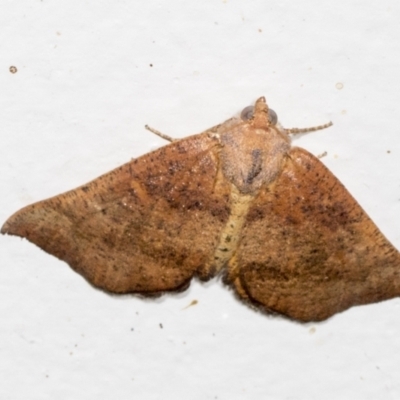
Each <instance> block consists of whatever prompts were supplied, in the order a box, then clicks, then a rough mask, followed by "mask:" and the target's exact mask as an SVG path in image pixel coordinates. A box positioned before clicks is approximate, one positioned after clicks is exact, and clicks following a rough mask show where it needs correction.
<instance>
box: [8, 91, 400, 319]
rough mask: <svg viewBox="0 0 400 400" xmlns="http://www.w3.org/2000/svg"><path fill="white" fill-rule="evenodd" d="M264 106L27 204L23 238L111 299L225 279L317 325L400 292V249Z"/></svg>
mask: <svg viewBox="0 0 400 400" xmlns="http://www.w3.org/2000/svg"><path fill="white" fill-rule="evenodd" d="M329 125H330V124H327V125H322V126H318V127H315V128H309V129H284V128H282V127H281V126H280V124H278V123H277V116H276V114H275V113H274V112H273V111H272V110H271V109H269V108H268V106H267V103H266V101H265V98H264V97H261V98H259V99H258V100H257V101H256V103H255V105H254V107H250V108H249V107H247V108H246V109H244V110H243V112H242V114H241V117H235V118H231V119H229V120H227V121H225V122H224V123H222V124H220V125H217V126H215V127H213V128H211V129H209V130H206V131H205V132H203V133H200V134H197V135H194V136H189V137H187V138H184V139H181V140H173V139H171V138H169V137H167V136H166V135H162V134H161V133H159V132H157V131H154V130H153V131H154V132H155V133H157V134H160V135H161V136H163V137H164V138H166V139H168V140H170V141H171V143H170V144H169V145H167V146H165V147H162V148H160V149H158V150H156V151H153V152H151V153H148V154H145V155H143V156H141V157H139V158H137V159H134V160H132V161H130V162H128V163H127V164H124V165H122V166H121V167H119V168H117V169H115V170H113V171H111V172H109V173H107V174H105V175H103V176H100V177H99V178H97V179H95V180H94V181H92V182H90V183H87V184H85V185H83V186H81V187H78V188H77V189H74V190H71V191H69V192H66V193H64V194H61V195H58V196H55V197H52V198H50V199H48V200H44V201H40V202H38V203H35V204H32V205H30V206H27V207H25V208H23V209H21V210H20V211H18V212H17V213H15V214H14V215H12V216H11V217H10V218H9V219H8V220H7V222H6V223H5V224H4V225H3V227H2V229H1V232H2V233H3V234H10V235H16V236H21V237H24V238H27V239H28V240H29V241H31V242H33V243H35V244H36V245H38V246H39V247H41V248H42V249H43V250H45V251H46V252H48V253H50V254H53V255H54V256H56V257H58V258H59V259H61V260H64V261H66V262H67V263H68V264H69V265H70V266H71V267H72V268H73V269H74V270H75V271H76V272H78V273H79V274H81V275H83V276H84V277H85V278H86V279H87V280H88V281H89V282H90V283H91V284H92V285H94V286H95V287H97V288H100V289H103V290H105V291H107V292H112V293H137V294H141V295H149V296H154V295H157V294H161V293H163V292H168V291H179V290H184V289H186V288H187V287H188V286H189V284H190V281H191V279H192V278H193V277H197V278H199V279H200V280H202V281H206V280H209V279H210V278H212V277H214V276H216V275H217V274H221V275H222V277H223V281H224V283H225V284H226V285H228V286H230V287H231V288H233V290H234V292H235V293H236V295H237V296H238V298H239V299H241V300H243V301H245V302H246V303H248V304H250V305H252V306H254V307H256V308H259V309H261V310H264V311H266V312H269V313H275V314H281V315H284V316H287V317H289V318H292V319H295V320H299V321H304V322H305V321H321V320H324V319H326V318H328V317H330V316H332V315H333V314H335V313H338V312H340V311H343V310H345V309H347V308H349V307H351V306H354V305H359V304H366V303H372V302H377V301H381V300H385V299H390V298H393V297H395V296H399V295H400V253H399V252H398V251H397V250H396V249H395V248H394V247H393V246H392V245H391V244H390V243H389V242H388V240H387V239H386V238H385V237H384V236H383V234H382V233H381V232H380V231H379V229H378V228H377V227H376V226H375V224H374V223H373V222H372V221H371V219H370V218H369V217H368V216H367V214H366V213H365V212H364V211H363V209H362V208H361V207H360V205H359V204H358V203H357V202H356V201H355V200H354V198H353V197H352V196H351V195H350V194H349V192H348V191H347V190H346V189H345V187H344V186H343V185H342V184H341V183H340V182H339V180H338V179H337V178H335V176H334V175H333V174H332V173H331V172H330V171H329V170H328V169H327V168H326V167H325V166H324V165H323V164H322V163H321V161H319V159H318V158H316V157H314V156H313V155H311V154H310V153H309V152H307V151H306V150H303V149H301V148H298V147H291V140H290V135H291V134H295V133H298V132H306V131H311V130H316V129H322V128H326V127H327V126H329Z"/></svg>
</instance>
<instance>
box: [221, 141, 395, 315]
mask: <svg viewBox="0 0 400 400" xmlns="http://www.w3.org/2000/svg"><path fill="white" fill-rule="evenodd" d="M227 279H228V280H230V281H231V282H232V283H233V284H234V285H235V287H236V289H237V292H238V293H239V295H240V296H241V297H242V298H244V299H247V300H249V301H250V302H253V303H254V304H255V305H258V306H261V307H262V308H264V309H266V310H269V311H272V312H276V313H280V314H284V315H286V316H288V317H291V318H294V319H297V320H300V321H318V320H324V319H326V318H328V317H330V316H331V315H333V314H335V313H337V312H340V311H342V310H345V309H347V308H349V307H351V306H353V305H357V304H366V303H372V302H376V301H380V300H384V299H389V298H392V297H395V296H399V295H400V253H399V252H398V251H397V250H396V249H395V248H394V247H393V246H392V245H391V244H390V243H389V242H388V241H387V239H386V238H385V237H384V236H383V235H382V233H381V232H380V231H379V229H378V228H377V227H376V226H375V224H374V223H373V222H372V221H371V220H370V218H369V217H368V216H367V214H366V213H365V212H364V210H363V209H362V208H361V207H360V205H359V204H358V203H357V202H356V201H355V200H354V199H353V197H352V196H351V195H350V194H349V192H348V191H347V190H346V189H345V187H344V186H343V185H342V184H341V183H340V182H339V180H338V179H337V178H335V177H334V176H333V174H332V173H331V172H330V171H329V170H328V169H327V168H326V167H325V166H324V165H323V164H322V163H321V162H320V161H319V160H318V159H317V158H315V157H314V156H312V155H311V154H310V153H308V152H307V151H305V150H303V149H299V148H293V149H292V150H291V152H290V154H289V157H288V158H287V160H286V164H285V166H284V168H283V170H282V174H281V175H280V177H279V178H278V179H277V180H276V181H275V182H274V183H273V184H272V185H270V186H269V187H266V188H265V189H263V190H262V191H261V192H260V193H259V195H258V197H256V199H255V201H254V203H253V204H252V206H251V208H250V210H249V213H248V215H247V219H246V222H245V225H244V229H243V236H242V238H241V241H240V245H239V247H238V250H237V253H236V255H235V257H234V259H233V260H232V262H231V263H230V272H229V275H228V277H227Z"/></svg>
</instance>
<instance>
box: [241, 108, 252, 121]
mask: <svg viewBox="0 0 400 400" xmlns="http://www.w3.org/2000/svg"><path fill="white" fill-rule="evenodd" d="M253 115H254V106H248V107H246V108H244V109H243V111H242V113H241V114H240V118H242V120H243V121H248V120H249V119H252V118H253Z"/></svg>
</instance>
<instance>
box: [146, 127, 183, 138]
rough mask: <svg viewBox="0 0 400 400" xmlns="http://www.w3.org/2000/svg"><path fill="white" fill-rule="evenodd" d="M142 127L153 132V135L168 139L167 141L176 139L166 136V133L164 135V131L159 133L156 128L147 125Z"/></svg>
mask: <svg viewBox="0 0 400 400" xmlns="http://www.w3.org/2000/svg"><path fill="white" fill-rule="evenodd" d="M144 127H145V128H146V129H147V130H148V131H150V132H152V133H154V134H155V135H157V136H160V137H161V138H163V139H165V140H168V142H175V141H176V139H173V138H172V137H171V136H168V135H166V134H165V133H161V132H160V131H158V130H156V129H154V128H151V127H150V126H148V125H145V126H144Z"/></svg>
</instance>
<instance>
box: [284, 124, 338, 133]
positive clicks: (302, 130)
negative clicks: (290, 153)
mask: <svg viewBox="0 0 400 400" xmlns="http://www.w3.org/2000/svg"><path fill="white" fill-rule="evenodd" d="M332 125H333V123H332V122H331V121H329V122H328V123H327V124H324V125H318V126H312V127H310V128H290V129H285V128H284V130H285V132H286V133H287V134H288V135H297V134H298V133H307V132H314V131H320V130H321V129H326V128H329V127H330V126H332Z"/></svg>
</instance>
